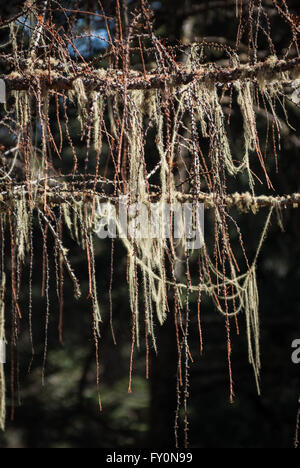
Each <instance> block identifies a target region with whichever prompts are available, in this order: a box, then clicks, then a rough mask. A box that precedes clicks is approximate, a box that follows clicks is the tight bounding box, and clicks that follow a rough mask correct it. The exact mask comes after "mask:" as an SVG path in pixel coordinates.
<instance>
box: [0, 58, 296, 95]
mask: <svg viewBox="0 0 300 468" xmlns="http://www.w3.org/2000/svg"><path fill="white" fill-rule="evenodd" d="M287 71H293V76H297V75H298V74H299V76H300V57H297V58H294V59H290V60H277V61H274V60H273V59H267V60H266V61H265V62H259V63H258V64H256V65H249V64H248V65H240V66H238V67H235V68H223V67H222V68H208V66H203V67H202V68H199V69H198V70H196V71H192V72H190V71H189V72H188V71H186V70H185V69H184V68H182V69H180V70H179V71H177V72H176V73H170V74H168V75H167V74H166V75H162V74H155V73H149V74H147V75H146V76H145V75H143V74H138V73H137V72H134V73H130V74H129V75H124V74H123V73H122V72H121V71H115V72H112V71H108V72H106V71H105V70H100V71H94V72H85V73H78V74H76V75H71V74H70V76H63V75H59V74H57V73H51V74H50V76H49V73H48V72H42V71H41V70H39V69H36V70H34V71H33V72H31V73H30V72H29V71H27V72H25V73H24V74H23V75H21V74H17V73H12V74H10V75H1V76H0V79H3V80H4V81H5V83H6V86H7V90H9V91H12V90H15V91H26V90H30V89H31V88H32V87H34V86H36V83H37V81H40V84H41V87H43V88H44V89H49V90H56V91H63V90H70V89H72V88H73V86H74V81H75V80H76V79H77V78H81V79H82V81H83V84H84V86H85V88H86V89H87V90H90V91H102V92H103V93H105V94H109V93H110V92H118V91H124V86H126V87H127V89H128V90H143V89H144V90H147V89H162V88H164V87H166V86H167V87H176V86H182V85H188V84H191V83H193V82H200V83H201V82H207V83H220V84H226V83H232V82H234V81H237V80H253V79H257V78H259V79H263V80H265V81H266V82H272V81H274V80H280V79H281V77H280V75H279V74H280V73H284V72H287ZM282 80H284V78H283V77H282Z"/></svg>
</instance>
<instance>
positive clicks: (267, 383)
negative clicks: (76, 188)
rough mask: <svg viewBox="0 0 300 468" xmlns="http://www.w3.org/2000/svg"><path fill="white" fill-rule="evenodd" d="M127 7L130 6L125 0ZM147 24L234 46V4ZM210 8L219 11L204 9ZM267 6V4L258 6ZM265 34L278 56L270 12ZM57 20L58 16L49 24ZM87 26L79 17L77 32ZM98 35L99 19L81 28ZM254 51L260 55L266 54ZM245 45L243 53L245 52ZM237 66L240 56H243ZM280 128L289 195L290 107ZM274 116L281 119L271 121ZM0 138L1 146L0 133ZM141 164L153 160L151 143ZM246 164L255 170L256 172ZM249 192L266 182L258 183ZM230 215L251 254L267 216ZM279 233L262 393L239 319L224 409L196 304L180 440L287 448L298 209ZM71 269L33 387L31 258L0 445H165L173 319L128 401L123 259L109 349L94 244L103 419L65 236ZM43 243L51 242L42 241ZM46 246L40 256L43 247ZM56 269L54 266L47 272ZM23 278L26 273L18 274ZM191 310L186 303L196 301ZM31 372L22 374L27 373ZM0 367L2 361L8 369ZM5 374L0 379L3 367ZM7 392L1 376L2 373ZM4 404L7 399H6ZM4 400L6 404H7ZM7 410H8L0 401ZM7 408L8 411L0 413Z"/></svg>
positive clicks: (218, 334) (264, 266)
mask: <svg viewBox="0 0 300 468" xmlns="http://www.w3.org/2000/svg"><path fill="white" fill-rule="evenodd" d="M61 3H63V4H64V5H65V6H66V7H68V6H69V7H70V8H75V7H74V4H76V8H77V7H78V8H82V9H85V10H91V9H93V8H97V2H94V1H93V0H77V1H76V2H68V1H64V2H61ZM128 3H129V8H130V10H131V9H133V8H134V7H135V6H136V4H138V2H135V1H131V2H128ZM152 3H153V5H152V6H153V9H154V10H155V28H156V31H157V33H158V34H159V35H160V36H161V37H163V38H167V41H168V42H169V43H176V42H177V41H178V40H185V31H186V29H187V28H190V29H192V32H191V31H189V34H192V36H193V37H194V39H195V40H202V39H203V38H204V37H205V38H207V39H209V38H211V39H212V40H213V39H214V38H215V39H216V40H218V41H221V42H222V41H223V42H224V41H225V40H226V41H227V42H228V41H229V43H230V41H231V42H232V43H233V44H234V41H235V34H236V24H233V23H234V22H235V17H234V8H235V7H234V3H235V2H232V1H228V2H226V1H221V0H220V2H213V1H209V0H207V1H206V0H204V1H196V0H186V1H184V0H162V1H161V2H159V1H155V2H152ZM216 3H219V6H215V7H213V5H215V4H216ZM263 3H264V4H266V5H267V6H268V7H269V8H272V2H271V1H270V2H268V1H264V2H263ZM288 3H289V4H290V6H291V10H292V11H293V12H294V14H295V15H297V14H299V13H300V11H299V10H300V8H299V4H298V3H299V2H298V0H296V1H293V0H290V1H289V2H288ZM22 4H23V2H7V3H6V4H5V3H4V2H2V3H1V6H0V16H1V17H2V19H5V18H7V17H9V16H10V15H11V16H13V14H14V12H15V11H18V8H20V5H21V6H22ZM103 6H104V9H105V11H106V12H107V14H110V12H112V13H113V12H114V8H115V2H113V1H111V0H107V1H103ZM272 18H273V20H274V21H273V23H272V37H273V39H274V43H275V45H276V52H277V55H278V57H281V56H282V55H283V53H284V51H285V47H286V46H287V44H288V43H289V39H290V38H288V37H287V34H286V29H285V27H284V23H283V21H282V19H281V18H277V17H276V16H274V17H273V16H272ZM59 21H61V22H62V25H63V16H61V17H59ZM86 27H88V25H87V24H86V23H85V20H84V19H82V18H81V19H78V28H79V29H81V30H84V29H85V28H86ZM89 27H92V28H94V29H95V31H96V32H97V33H98V34H99V36H101V37H102V36H103V37H104V39H105V30H104V29H103V28H104V25H103V24H102V23H101V21H99V20H97V21H95V24H92V25H89ZM4 33H5V30H0V39H1V41H5V35H4ZM91 42H92V44H87V43H83V44H82V45H81V52H82V53H83V54H84V55H85V56H86V57H87V58H92V57H95V56H97V54H99V53H101V52H102V51H103V48H104V47H105V46H106V44H105V40H103V41H102V40H100V39H98V40H95V41H91ZM264 47H265V44H263V43H262V44H260V58H261V59H264V58H266V57H267V55H268V52H267V50H266V49H265V48H264ZM245 49H246V50H247V46H246V45H245ZM207 54H208V55H207V60H219V61H220V63H222V60H223V59H224V57H223V56H222V57H221V56H220V54H219V52H217V51H208V52H207ZM245 60H246V58H245ZM288 111H289V114H290V123H291V124H292V125H293V127H295V129H296V131H293V130H291V129H290V128H288V127H287V126H285V127H284V129H285V131H284V132H283V137H282V149H281V152H280V160H279V173H278V174H276V170H275V162H274V161H275V160H274V155H273V154H272V149H271V148H270V150H269V154H268V169H269V171H270V174H271V176H272V181H273V185H274V188H275V192H276V193H278V194H288V193H292V192H296V191H298V192H299V190H300V177H299V175H300V159H299V148H300V137H299V122H300V113H299V110H298V109H296V108H295V107H292V106H290V105H288ZM281 117H282V118H283V119H284V115H281ZM77 125H78V122H77V120H76V114H75V112H74V115H73V120H72V124H71V128H72V138H73V139H74V141H75V144H76V149H77V151H78V153H79V154H80V152H81V154H82V155H83V158H84V148H83V147H82V143H81V141H80V139H79V138H78V135H79V131H78V128H77V127H76V126H77ZM240 125H241V123H240V117H239V114H238V113H237V112H235V109H233V115H232V123H231V127H230V129H228V132H229V136H230V141H231V143H232V146H233V150H234V151H235V152H236V153H238V151H242V148H243V132H242V129H241V128H240ZM265 128H266V122H265V118H264V116H261V123H260V130H261V133H262V135H263V132H265ZM1 143H2V144H6V141H5V135H2V136H1ZM148 152H149V158H151V157H153V155H152V153H151V148H149V150H148ZM64 156H65V157H64V158H63V160H62V161H61V163H60V164H61V168H62V169H63V170H65V171H67V170H68V169H69V166H70V165H71V164H72V154H71V151H70V148H69V147H68V146H67V143H66V145H65V149H64ZM253 165H254V168H255V170H256V171H257V173H258V174H260V169H259V165H257V167H255V162H253ZM245 188H246V184H245V181H243V179H242V178H239V179H237V180H236V181H233V182H232V186H230V187H229V191H235V190H238V191H240V192H242V191H244V190H245ZM257 191H258V192H259V193H266V187H264V186H262V187H260V185H259V184H258V185H257ZM233 214H234V217H235V218H236V219H238V220H239V224H240V225H241V228H242V232H243V234H244V238H245V244H246V246H247V249H248V252H249V257H250V258H252V256H253V255H254V253H255V248H256V246H257V241H258V238H259V235H260V233H261V230H262V227H263V223H264V219H265V217H266V212H262V213H260V214H259V215H257V216H255V217H254V216H253V215H249V214H244V215H241V214H239V215H238V216H237V213H233ZM282 215H283V223H284V227H285V231H284V232H282V231H281V229H280V227H279V226H278V225H277V223H276V219H275V218H274V221H273V224H272V229H271V231H270V233H269V236H268V239H267V240H266V243H265V247H264V250H263V253H262V255H261V257H260V261H259V266H258V278H259V292H260V300H261V306H260V311H261V322H262V324H261V330H262V362H263V372H262V396H261V397H259V396H257V392H256V386H255V381H254V377H253V374H252V370H251V367H250V366H249V365H248V356H247V342H246V336H245V323H244V320H243V318H241V319H240V322H241V323H240V328H241V333H240V335H239V336H233V359H232V361H233V374H234V380H235V390H236V400H235V403H234V404H233V405H230V403H229V398H228V369H227V361H226V339H225V331H224V321H223V318H222V317H220V316H219V315H218V313H217V311H216V310H215V309H214V307H213V306H212V304H211V302H209V301H204V302H203V305H202V323H203V333H204V355H203V356H202V357H200V355H199V337H198V330H197V322H196V313H195V314H194V315H195V317H194V319H193V323H192V327H191V329H192V334H191V352H192V355H193V358H194V363H193V364H192V365H191V388H190V402H189V412H190V443H191V446H192V447H197V448H213V447H219V448H266V447H267V448H271V447H272V448H273V447H274V448H275V447H277V448H289V447H292V444H293V438H294V432H295V420H296V412H297V408H298V406H297V405H298V397H299V392H300V386H299V366H296V365H294V364H292V362H291V343H292V341H293V340H294V339H296V338H298V339H299V338H300V321H299V310H300V288H299V284H300V283H299V282H300V261H299V260H300V244H299V241H298V239H299V211H298V210H285V211H284V213H283V214H282ZM206 216H207V220H206V221H207V228H206V236H207V237H208V238H209V237H210V228H211V227H210V226H211V225H210V222H209V216H210V215H209V214H208V213H207V215H206ZM34 242H35V245H36V248H35V252H39V251H41V249H42V239H41V238H40V237H39V235H38V234H37V235H36V236H35V241H34ZM65 243H66V246H67V248H68V249H69V254H70V258H71V263H72V264H73V266H74V269H75V271H76V273H77V274H78V276H79V277H80V279H81V283H82V285H83V286H82V289H83V291H85V294H83V299H82V300H79V301H75V300H74V299H73V296H72V293H71V285H70V284H69V283H68V281H67V280H66V284H65V310H64V344H63V346H62V345H60V344H59V339H58V332H57V328H58V309H59V305H58V303H57V299H56V295H55V284H52V285H51V311H52V313H51V317H50V329H49V351H48V360H47V380H46V386H45V387H42V385H41V368H42V362H43V353H44V319H45V302H44V300H42V299H41V298H40V290H41V269H42V265H41V259H40V258H39V256H38V254H37V253H36V256H35V259H34V282H33V284H34V307H33V322H34V330H33V333H34V342H35V356H34V359H33V361H32V357H31V347H30V342H29V336H28V324H25V323H24V324H23V325H22V326H23V330H22V334H21V339H20V342H19V348H18V358H19V365H18V369H19V382H20V388H19V395H18V399H19V403H20V404H19V405H18V407H17V408H16V412H15V418H14V421H8V424H7V430H6V432H5V433H4V434H0V446H1V447H2V448H88V447H93V448H101V447H106V448H109V447H164V448H167V447H174V429H173V427H174V415H175V407H176V367H177V350H176V342H175V334H174V330H173V325H172V322H171V320H170V321H169V322H167V323H166V324H165V325H164V327H162V328H159V327H158V326H157V330H156V332H157V339H158V345H159V346H158V349H159V352H158V356H155V354H154V353H152V355H151V363H150V379H149V381H147V380H146V379H145V352H144V346H143V343H142V346H141V350H140V351H139V352H137V353H136V354H135V361H134V381H133V393H132V394H128V393H127V388H128V373H129V356H130V343H131V330H130V327H129V326H128V323H130V318H131V313H130V309H129V300H128V291H127V284H126V280H125V277H126V276H125V271H126V255H125V252H124V250H123V248H122V246H121V245H119V244H118V242H117V243H116V251H115V271H114V288H113V320H114V327H115V333H116V338H117V346H115V345H114V344H113V340H112V336H111V331H110V323H109V292H108V291H109V279H110V255H111V247H110V243H109V242H106V241H102V240H95V248H96V250H95V253H96V259H97V260H96V261H97V281H98V287H99V298H100V301H101V304H102V315H103V324H102V331H101V333H102V336H101V341H100V362H101V364H100V366H101V395H102V402H103V412H102V413H101V414H100V413H99V410H98V404H97V389H96V370H95V358H94V344H93V336H92V331H91V322H92V315H91V314H92V312H91V310H89V308H88V307H87V302H86V300H85V297H86V296H87V292H88V284H87V283H88V274H87V266H86V261H85V258H83V257H84V255H83V254H82V252H81V251H80V249H79V248H78V247H77V246H76V245H75V243H74V242H73V241H72V240H71V239H70V238H68V237H67V233H66V235H65ZM52 247H53V246H52ZM52 247H51V245H49V253H51V249H52ZM52 267H53V268H54V264H53V265H52ZM24 274H26V273H25V272H24ZM27 301H28V291H25V290H24V297H23V303H22V310H24V311H26V307H28V302H27ZM195 304H196V302H195ZM29 367H30V373H29V372H28V368H29ZM8 369H9V363H8V365H7V370H8ZM7 373H8V374H9V372H7ZM8 387H9V376H8ZM8 398H9V395H8ZM8 403H9V402H8ZM8 407H9V404H8ZM8 409H9V408H8Z"/></svg>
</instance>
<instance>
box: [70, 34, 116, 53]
mask: <svg viewBox="0 0 300 468" xmlns="http://www.w3.org/2000/svg"><path fill="white" fill-rule="evenodd" d="M108 45H109V39H108V34H107V31H106V29H99V30H97V31H91V33H90V35H85V34H83V35H82V37H77V38H76V39H75V40H74V46H75V48H74V47H73V46H72V45H71V44H69V47H68V49H69V53H70V55H71V56H76V55H77V51H76V49H77V50H78V52H79V53H80V54H81V55H83V56H85V55H90V53H92V54H93V53H97V52H101V51H102V50H103V49H106V48H107V47H108Z"/></svg>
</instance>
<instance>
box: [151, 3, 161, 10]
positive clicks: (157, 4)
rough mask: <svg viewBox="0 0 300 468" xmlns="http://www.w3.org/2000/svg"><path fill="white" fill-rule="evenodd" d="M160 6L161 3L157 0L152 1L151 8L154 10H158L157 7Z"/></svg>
mask: <svg viewBox="0 0 300 468" xmlns="http://www.w3.org/2000/svg"><path fill="white" fill-rule="evenodd" d="M161 6H162V5H161V2H157V1H155V2H152V8H153V9H154V10H159V9H160V8H161Z"/></svg>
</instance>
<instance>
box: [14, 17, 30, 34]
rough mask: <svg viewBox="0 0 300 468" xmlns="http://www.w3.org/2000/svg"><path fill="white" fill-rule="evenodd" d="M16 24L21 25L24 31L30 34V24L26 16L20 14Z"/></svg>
mask: <svg viewBox="0 0 300 468" xmlns="http://www.w3.org/2000/svg"><path fill="white" fill-rule="evenodd" d="M17 24H18V26H21V27H23V29H24V31H26V32H27V34H28V35H29V36H31V35H32V32H33V30H32V25H31V24H30V21H29V19H28V18H25V16H20V18H18V19H17Z"/></svg>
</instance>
